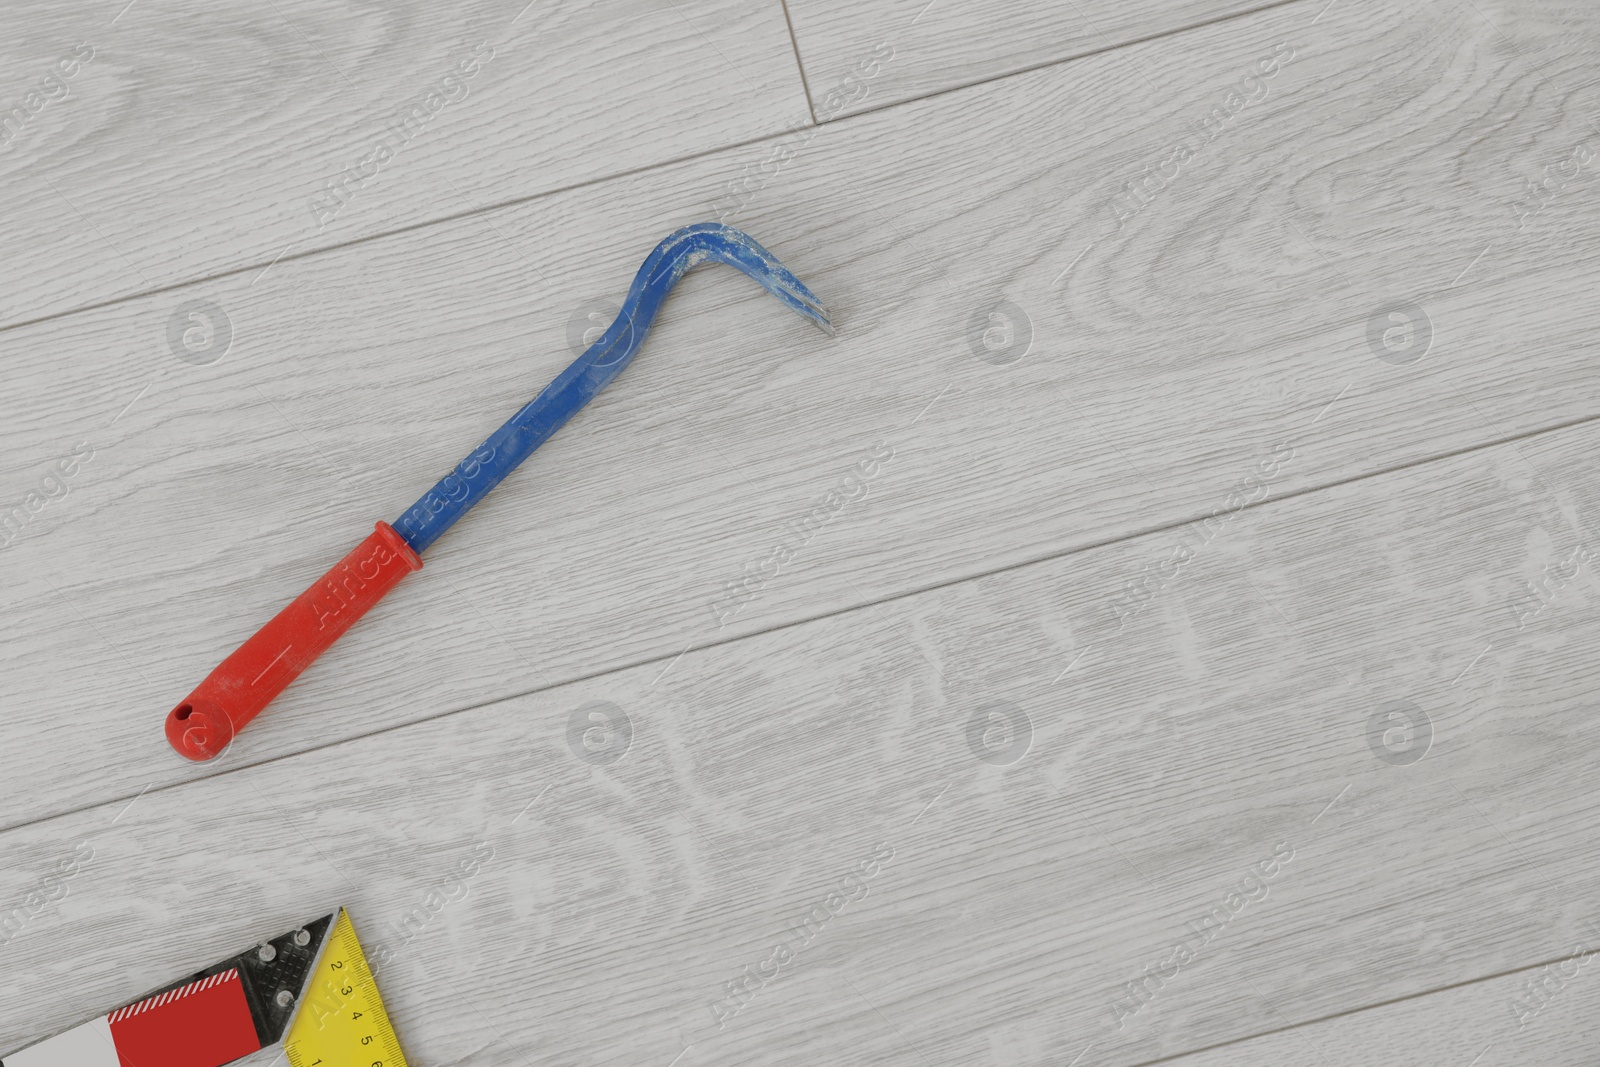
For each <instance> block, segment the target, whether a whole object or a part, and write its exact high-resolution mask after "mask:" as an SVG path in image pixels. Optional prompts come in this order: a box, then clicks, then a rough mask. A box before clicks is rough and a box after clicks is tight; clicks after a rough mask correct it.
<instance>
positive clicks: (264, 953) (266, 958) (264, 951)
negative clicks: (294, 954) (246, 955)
mask: <svg viewBox="0 0 1600 1067" xmlns="http://www.w3.org/2000/svg"><path fill="white" fill-rule="evenodd" d="M256 955H257V956H259V957H260V958H261V962H262V963H271V962H272V961H273V960H275V959H277V958H278V950H277V949H275V948H273V947H272V946H271V945H262V946H261V947H260V948H258V949H256Z"/></svg>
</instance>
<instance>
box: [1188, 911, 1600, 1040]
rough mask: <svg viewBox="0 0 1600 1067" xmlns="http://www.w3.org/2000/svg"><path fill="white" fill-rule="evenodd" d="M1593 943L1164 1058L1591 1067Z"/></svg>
mask: <svg viewBox="0 0 1600 1067" xmlns="http://www.w3.org/2000/svg"><path fill="white" fill-rule="evenodd" d="M1594 944H1595V940H1594V937H1593V935H1590V936H1589V937H1587V938H1581V939H1579V940H1578V941H1575V942H1574V943H1573V944H1572V945H1569V946H1567V947H1566V949H1565V950H1564V951H1563V952H1562V954H1561V955H1559V956H1557V957H1554V958H1552V959H1551V960H1549V961H1548V962H1547V963H1544V964H1543V965H1541V966H1537V967H1530V968H1528V969H1527V970H1523V971H1518V972H1516V973H1514V974H1507V975H1503V976H1500V977H1496V978H1493V979H1488V980H1486V981H1482V982H1474V983H1472V984H1470V985H1466V986H1462V987H1460V988H1457V989H1448V990H1443V991H1441V992H1438V993H1432V994H1429V995H1428V996H1424V997H1418V998H1416V999H1413V1000H1405V1001H1402V1002H1400V1003H1397V1004H1388V1005H1384V1006H1383V1007H1380V1008H1374V1009H1371V1010H1369V1011H1360V1012H1354V1013H1352V1014H1350V1015H1344V1016H1340V1017H1339V1018H1336V1019H1329V1020H1326V1021H1323V1022H1318V1023H1315V1024H1312V1025H1309V1026H1304V1027H1297V1028H1294V1029H1291V1030H1286V1031H1283V1032H1281V1033H1275V1034H1270V1035H1264V1036H1262V1037H1259V1038H1256V1039H1254V1040H1250V1041H1244V1042H1241V1043H1239V1044H1236V1045H1228V1046H1226V1047H1224V1048H1219V1049H1216V1050H1213V1051H1209V1052H1202V1053H1199V1054H1197V1055H1194V1056H1183V1057H1180V1058H1178V1059H1176V1060H1173V1061H1171V1062H1173V1063H1174V1064H1178V1065H1181V1067H1222V1065H1228V1067H1235V1065H1236V1067H1266V1065H1268V1064H1273V1065H1277V1064H1284V1063H1323V1064H1331V1065H1333V1067H1345V1065H1346V1064H1348V1065H1350V1067H1357V1065H1360V1064H1369V1063H1384V1064H1393V1065H1395V1067H1425V1065H1430V1067H1431V1065H1434V1064H1440V1063H1459V1064H1469V1065H1471V1067H1510V1065H1515V1064H1524V1063H1540V1064H1550V1065H1551V1067H1562V1065H1565V1064H1572V1065H1574V1067H1576V1065H1578V1064H1586V1063H1593V1062H1594V1040H1593V1037H1592V1031H1591V1023H1590V1020H1592V1019H1593V1018H1594V1015H1595V1012H1596V1010H1600V982H1596V981H1595V980H1594V961H1593V959H1592V955H1591V954H1592V953H1593V951H1594Z"/></svg>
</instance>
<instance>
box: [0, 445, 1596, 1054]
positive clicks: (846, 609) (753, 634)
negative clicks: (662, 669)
mask: <svg viewBox="0 0 1600 1067" xmlns="http://www.w3.org/2000/svg"><path fill="white" fill-rule="evenodd" d="M1596 420H1600V414H1596V415H1584V416H1581V417H1579V418H1575V419H1568V420H1567V421H1566V422H1560V423H1555V424H1554V425H1551V426H1544V427H1540V428H1537V429H1533V430H1528V431H1526V432H1524V433H1520V434H1514V435H1511V436H1509V437H1501V438H1499V439H1498V440H1494V441H1486V442H1482V443H1480V444H1476V445H1466V446H1463V447H1461V448H1458V449H1454V450H1452V451H1449V452H1441V453H1439V454H1437V455H1432V456H1424V457H1422V458H1420V459H1415V460H1412V461H1410V462H1409V463H1400V464H1396V465H1394V466H1392V467H1385V468H1382V469H1381V470H1376V471H1368V472H1365V473H1360V474H1353V475H1351V476H1350V477H1348V478H1342V479H1338V480H1335V481H1331V482H1326V483H1323V484H1321V485H1311V486H1306V487H1305V488H1303V489H1297V490H1295V491H1293V492H1287V493H1283V494H1281V495H1279V496H1276V497H1272V496H1269V497H1265V498H1263V499H1261V500H1257V501H1253V502H1250V503H1247V504H1245V505H1244V506H1243V507H1241V508H1240V509H1239V510H1240V511H1246V510H1252V509H1255V508H1265V507H1270V506H1272V505H1274V504H1280V503H1285V502H1287V501H1290V500H1295V499H1298V498H1299V497H1303V496H1310V495H1311V494H1312V493H1322V492H1326V491H1328V490H1330V489H1338V488H1342V487H1343V486H1346V485H1354V484H1355V483H1357V482H1364V481H1368V480H1370V479H1374V478H1384V477H1387V476H1389V475H1391V474H1397V473H1399V472H1401V471H1405V470H1410V469H1411V468H1413V467H1423V466H1427V465H1429V464H1432V463H1442V462H1444V461H1445V460H1449V459H1456V458H1459V457H1461V456H1466V455H1471V454H1472V453H1474V452H1483V451H1488V450H1489V449H1493V448H1501V447H1510V448H1511V449H1512V450H1513V451H1516V445H1517V443H1518V442H1519V441H1527V440H1530V439H1532V438H1535V437H1542V436H1544V435H1546V434H1556V433H1562V432H1564V431H1566V430H1570V429H1573V428H1575V427H1578V426H1582V425H1584V424H1586V423H1591V422H1595V421H1596ZM1204 517H1205V516H1204V515H1199V516H1196V517H1193V518H1187V519H1177V520H1173V521H1171V522H1164V523H1161V524H1160V525H1157V526H1152V527H1148V528H1146V529H1142V530H1134V531H1132V532H1129V533H1125V534H1120V535H1118V536H1115V537H1109V538H1104V539H1102V540H1099V541H1091V542H1087V543H1085V544H1082V545H1077V546H1074V547H1070V548H1064V549H1061V550H1060V551H1057V552H1049V553H1046V554H1044V555H1041V556H1035V557H1032V558H1030V559H1026V560H1022V561H1020V562H1018V563H1008V564H1006V565H1005V566H1001V567H995V568H993V569H991V570H987V571H979V572H976V573H973V574H968V575H963V576H961V577H958V578H951V579H948V580H946V581H942V582H933V583H931V584H929V585H925V586H920V587H918V588H915V589H908V590H905V591H904V592H899V593H893V594H891V595H889V596H885V597H881V598H879V599H876V600H873V599H868V600H865V601H862V602H861V603H859V604H846V605H844V606H842V607H838V608H834V609H833V610H832V611H825V612H823V613H821V614H819V615H810V616H807V617H805V618H801V619H794V620H792V621H790V622H781V623H775V624H773V625H771V626H767V627H763V628H762V629H758V630H752V631H750V632H749V633H743V634H735V635H732V636H729V637H725V638H723V639H722V640H720V641H707V642H706V643H705V644H703V645H695V646H694V648H693V651H695V652H702V651H704V650H706V649H710V648H720V647H721V646H723V645H730V644H733V643H735V642H738V641H749V640H753V639H755V638H757V637H764V636H766V635H767V634H772V633H778V632H780V631H783V630H789V629H794V628H796V627H800V626H807V625H810V624H811V623H814V622H820V621H822V620H823V619H829V618H832V617H833V616H835V615H845V614H848V613H850V612H855V611H866V610H868V609H874V608H877V607H879V606H881V605H884V604H891V603H894V602H895V601H897V600H904V599H907V598H908V597H914V596H922V595H923V594H925V593H931V592H935V591H937V590H939V589H946V588H949V587H951V586H957V585H964V584H967V583H969V582H976V581H981V580H982V579H984V578H990V577H993V576H995V575H999V574H1005V573H1007V572H1009V571H1017V570H1022V569H1024V568H1027V567H1033V566H1037V565H1038V564H1041V563H1049V562H1051V561H1053V560H1058V559H1066V558H1068V557H1070V556H1077V555H1081V554H1083V553H1086V552H1092V551H1094V550H1096V549H1100V548H1106V547H1108V546H1110V545H1115V544H1118V543H1120V542H1123V541H1135V540H1138V539H1140V538H1143V537H1151V536H1154V535H1155V534H1159V533H1164V532H1167V531H1170V530H1176V529H1179V528H1181V527H1184V526H1187V525H1189V524H1190V523H1192V522H1197V521H1199V520H1200V519H1201V518H1204ZM681 655H683V653H682V652H676V653H671V654H668V653H662V654H661V655H659V656H650V657H648V658H646V659H641V660H636V661H634V662H632V663H622V664H618V665H617V666H615V667H606V668H603V669H601V670H596V671H591V672H590V673H588V674H579V675H574V676H573V677H571V678H567V679H565V680H563V681H559V682H555V683H553V684H550V685H542V686H535V687H534V688H532V689H524V690H522V691H521V692H517V693H507V694H505V695H504V696H498V697H494V698H493V699H491V700H483V701H479V702H478V703H475V704H468V705H466V706H464V707H459V708H451V709H449V710H446V711H441V712H439V713H438V714H436V715H429V716H427V717H425V718H421V719H412V720H409V721H407V722H401V723H395V724H394V725H392V726H385V727H382V728H380V729H377V730H370V731H368V732H367V733H359V734H351V735H350V736H349V737H343V738H340V739H339V740H337V741H329V742H328V743H326V744H322V745H317V746H314V747H312V748H303V749H296V750H295V751H293V752H284V753H282V754H281V755H277V756H270V757H268V758H266V759H263V760H260V761H258V762H255V763H243V764H240V765H239V766H237V767H230V768H228V769H226V770H217V771H215V772H214V773H211V774H200V775H196V776H195V777H193V778H185V779H183V780H182V781H178V782H171V783H169V784H167V785H163V786H149V785H147V786H145V788H144V789H143V790H142V791H141V792H140V793H139V794H138V795H137V796H135V797H134V798H133V799H135V800H137V799H139V798H140V797H143V796H144V795H145V794H146V793H164V792H166V791H167V790H169V789H179V788H182V787H184V786H187V785H190V784H192V783H194V782H203V781H205V780H207V779H210V778H221V777H223V776H225V775H229V774H235V773H238V772H240V771H246V770H253V769H255V768H258V767H267V766H271V765H272V764H274V763H277V762H278V761H280V760H287V759H294V758H297V757H300V756H306V755H310V754H311V753H313V752H321V751H323V750H324V749H329V748H335V747H337V746H339V745H347V744H351V743H353V742H356V741H364V740H366V739H367V738H371V737H381V736H383V735H384V734H390V733H394V732H395V731H397V730H407V729H410V728H411V727H413V726H421V725H423V724H424V723H430V722H437V721H439V720H441V719H447V718H450V717H451V716H453V715H465V714H466V713H468V712H471V711H476V710H478V709H479V708H487V707H492V706H494V705H495V704H504V703H508V702H510V701H513V700H522V699H524V698H526V697H531V696H536V695H538V694H540V693H546V692H551V691H553V690H556V689H562V688H565V687H566V686H570V685H580V684H582V683H583V682H591V681H594V680H595V679H596V678H603V677H605V676H606V675H608V674H620V673H622V672H623V671H632V670H638V669H639V668H641V667H646V666H649V665H651V664H654V663H662V662H665V661H667V660H671V659H676V658H677V657H678V656H681ZM126 799H127V798H126V797H113V798H111V799H109V800H97V801H94V802H92V803H89V804H84V805H82V806H80V807H76V808H69V809H67V810H65V811H59V812H53V813H51V814H49V815H40V816H38V817H36V818H33V819H28V820H25V821H23V822H19V823H13V824H10V825H4V826H0V834H9V833H11V832H12V831H13V830H24V829H27V828H28V827H30V826H36V825H39V824H42V823H47V822H50V821H52V820H55V819H65V818H69V817H71V816H73V815H81V814H83V813H84V812H88V811H94V810H95V809H97V808H104V807H109V806H111V805H114V804H121V803H124V802H125V801H126ZM1151 1062H1152V1063H1155V1062H1160V1061H1154V1060H1152V1061H1151ZM1135 1067H1144V1065H1135Z"/></svg>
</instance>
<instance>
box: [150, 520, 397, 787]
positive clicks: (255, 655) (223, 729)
mask: <svg viewBox="0 0 1600 1067" xmlns="http://www.w3.org/2000/svg"><path fill="white" fill-rule="evenodd" d="M421 569H422V558H421V557H420V556H418V555H417V554H416V553H415V552H413V551H412V550H411V546H410V545H408V544H406V542H405V539H404V538H402V537H401V536H400V535H399V534H398V533H396V532H395V531H394V527H392V526H390V525H389V524H388V523H386V522H380V523H378V526H377V529H375V530H374V531H373V532H372V536H370V537H368V538H367V539H366V540H365V541H363V542H361V544H359V545H357V546H356V548H355V551H353V552H351V553H350V554H349V555H348V556H346V557H345V558H344V559H342V560H340V561H339V562H338V563H336V564H335V565H334V566H333V569H332V570H330V571H328V573H327V574H324V575H323V576H322V577H321V578H319V579H318V580H317V581H316V582H315V583H314V584H313V585H312V586H311V588H310V589H307V590H306V591H305V592H304V593H301V594H300V595H299V596H298V597H296V598H295V600H294V602H293V603H292V604H290V605H289V606H288V607H286V608H284V609H283V610H282V611H280V612H278V614H277V615H276V616H274V617H273V619H272V621H271V622H269V623H267V624H266V625H265V626H263V627H262V628H261V629H259V630H257V631H256V632H255V634H254V636H252V637H251V638H250V639H249V640H248V641H246V642H245V643H244V644H242V645H240V646H239V648H238V649H237V650H236V651H235V652H234V653H233V655H231V656H229V657H228V658H227V659H225V660H223V661H222V663H221V664H220V665H218V667H217V669H216V670H214V671H212V672H211V673H210V674H209V675H207V676H206V680H205V681H203V682H201V683H200V685H199V686H198V687H196V689H195V691H194V692H192V693H190V694H189V695H188V696H187V697H186V698H184V701H183V703H181V704H179V705H178V706H177V707H175V708H173V709H172V711H171V713H170V714H168V715H167V740H168V741H169V742H171V744H172V747H173V748H175V749H177V751H178V754H179V755H181V756H185V757H187V758H189V759H192V760H208V759H211V758H212V757H213V756H216V755H218V754H220V753H221V752H222V750H223V749H225V748H227V747H228V742H229V741H232V740H233V735H234V734H235V733H237V732H238V731H239V730H241V729H243V728H244V725H245V723H247V722H249V721H250V720H251V719H253V718H255V717H256V715H258V714H259V713H260V712H261V709H262V708H264V707H266V706H267V705H268V704H269V703H271V702H272V698H273V697H275V696H277V695H278V694H279V693H281V692H283V690H284V687H285V686H287V685H288V684H289V683H290V682H292V681H294V680H295V678H296V677H298V676H299V674H300V672H301V671H303V670H305V669H306V668H307V667H309V666H310V665H311V661H312V660H314V659H316V658H317V657H318V656H320V655H322V653H323V652H325V651H327V649H328V646H330V645H332V644H333V643H334V641H336V640H338V638H339V635H340V634H342V633H344V632H345V631H346V630H348V629H349V628H350V626H351V624H352V623H354V622H355V621H356V620H357V619H359V618H360V617H361V616H362V615H364V614H366V612H367V610H368V609H369V608H371V607H372V605H374V604H376V603H377V602H378V601H379V600H382V599H383V594H385V593H387V592H388V591H389V590H391V589H393V588H394V587H395V584H396V583H397V582H399V581H400V579H401V578H404V577H405V576H406V575H407V574H409V573H411V572H412V571H415V570H421Z"/></svg>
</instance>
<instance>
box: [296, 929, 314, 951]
mask: <svg viewBox="0 0 1600 1067" xmlns="http://www.w3.org/2000/svg"><path fill="white" fill-rule="evenodd" d="M294 943H295V944H297V945H299V946H300V947H301V948H305V947H306V946H307V945H309V944H311V935H310V934H309V933H308V932H306V931H305V930H296V931H295V932H294Z"/></svg>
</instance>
